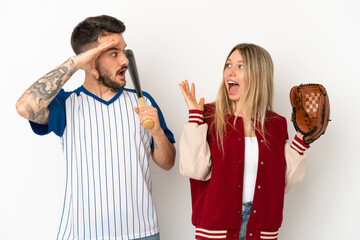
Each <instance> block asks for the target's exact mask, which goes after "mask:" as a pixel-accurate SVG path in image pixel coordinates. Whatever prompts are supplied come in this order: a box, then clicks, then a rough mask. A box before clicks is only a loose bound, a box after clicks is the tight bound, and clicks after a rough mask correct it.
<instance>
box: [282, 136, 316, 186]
mask: <svg viewBox="0 0 360 240" xmlns="http://www.w3.org/2000/svg"><path fill="white" fill-rule="evenodd" d="M309 147H310V146H308V145H306V144H305V143H304V142H303V141H302V140H301V139H300V138H298V137H295V139H294V141H293V142H292V143H291V144H289V143H286V144H285V160H286V173H285V193H288V192H289V191H290V190H291V189H292V188H293V187H294V186H295V185H297V184H299V183H300V182H301V181H302V180H303V178H304V176H305V171H306V160H307V157H306V155H305V154H304V151H305V150H306V149H308V148H309Z"/></svg>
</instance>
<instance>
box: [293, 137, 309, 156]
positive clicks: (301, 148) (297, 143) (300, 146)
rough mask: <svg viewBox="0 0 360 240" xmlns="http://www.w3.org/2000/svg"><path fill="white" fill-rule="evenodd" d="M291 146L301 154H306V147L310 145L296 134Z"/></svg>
mask: <svg viewBox="0 0 360 240" xmlns="http://www.w3.org/2000/svg"><path fill="white" fill-rule="evenodd" d="M290 147H291V148H292V149H294V150H295V151H297V152H298V153H299V154H300V155H304V152H305V150H306V149H308V148H309V147H310V146H309V145H307V144H306V143H304V141H303V140H301V139H300V138H299V137H298V136H295V138H294V140H293V141H292V143H291V145H290Z"/></svg>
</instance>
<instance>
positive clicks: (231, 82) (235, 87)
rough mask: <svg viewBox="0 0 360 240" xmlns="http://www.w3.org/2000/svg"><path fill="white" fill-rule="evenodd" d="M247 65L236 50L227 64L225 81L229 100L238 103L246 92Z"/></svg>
mask: <svg viewBox="0 0 360 240" xmlns="http://www.w3.org/2000/svg"><path fill="white" fill-rule="evenodd" d="M245 75H246V72H245V65H244V62H243V59H242V56H241V54H240V52H239V51H238V50H235V51H234V52H233V53H232V54H231V55H230V56H229V58H228V59H227V60H226V63H225V70H224V81H225V86H226V90H227V93H228V95H229V98H230V99H231V100H232V101H238V100H239V99H240V96H241V94H242V93H243V92H244V90H245Z"/></svg>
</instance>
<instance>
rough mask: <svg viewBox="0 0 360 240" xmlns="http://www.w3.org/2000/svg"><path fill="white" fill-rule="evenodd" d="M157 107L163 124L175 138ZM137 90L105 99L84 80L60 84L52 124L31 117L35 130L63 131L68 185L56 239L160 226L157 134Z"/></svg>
mask: <svg viewBox="0 0 360 240" xmlns="http://www.w3.org/2000/svg"><path fill="white" fill-rule="evenodd" d="M144 99H145V101H146V103H147V105H152V106H154V107H156V108H157V110H158V114H159V119H160V123H161V127H162V128H163V129H164V132H165V134H166V136H167V137H168V138H169V140H170V141H171V142H172V143H174V142H175V141H174V137H173V134H172V133H171V131H170V130H169V129H168V128H167V126H166V123H165V120H164V117H163V115H162V113H161V111H160V109H159V107H158V106H157V104H156V103H155V101H154V100H153V98H152V97H151V96H150V95H149V94H147V93H144ZM138 105H139V103H138V99H137V96H136V92H135V91H134V90H129V89H121V90H120V91H119V92H118V93H117V94H116V96H115V97H114V98H113V99H112V100H110V101H108V102H106V101H104V100H102V99H100V98H98V97H97V96H95V95H93V94H92V93H90V92H89V91H87V90H86V89H85V88H84V87H83V86H81V87H80V88H78V89H76V90H75V91H73V92H65V91H64V90H61V91H60V92H59V94H58V95H57V96H56V98H55V99H54V100H53V101H52V103H51V104H50V105H49V109H50V115H49V123H48V124H47V125H39V124H35V123H32V122H31V126H32V128H33V130H34V132H35V133H37V134H40V135H43V134H47V133H49V132H52V131H53V132H54V133H55V134H57V135H58V136H60V137H61V141H62V144H63V151H64V154H65V159H66V187H65V197H64V205H63V210H62V214H61V220H60V226H59V232H58V234H57V239H104V240H105V239H114V240H115V239H124V240H126V239H134V238H141V237H145V236H150V235H153V234H156V233H158V232H159V227H158V222H157V215H156V210H155V205H154V201H153V199H152V196H151V177H150V170H149V159H150V153H151V148H152V144H153V143H152V137H151V134H150V133H149V131H148V130H146V129H144V128H143V127H142V126H141V124H140V121H139V117H138V115H137V114H136V113H135V112H134V107H135V106H138Z"/></svg>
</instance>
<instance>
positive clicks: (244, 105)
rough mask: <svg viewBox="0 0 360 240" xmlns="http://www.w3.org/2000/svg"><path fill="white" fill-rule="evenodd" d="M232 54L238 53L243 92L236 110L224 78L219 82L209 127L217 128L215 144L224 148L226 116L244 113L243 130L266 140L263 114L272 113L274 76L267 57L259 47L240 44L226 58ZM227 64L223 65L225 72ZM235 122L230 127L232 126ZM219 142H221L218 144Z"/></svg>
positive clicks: (268, 55)
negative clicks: (242, 71)
mask: <svg viewBox="0 0 360 240" xmlns="http://www.w3.org/2000/svg"><path fill="white" fill-rule="evenodd" d="M234 51H239V52H240V54H241V56H242V58H243V62H244V67H245V89H244V92H243V94H242V95H241V97H240V99H239V100H238V102H237V109H233V104H232V101H231V100H230V98H229V95H228V93H227V90H226V85H225V79H224V77H223V80H222V82H221V86H220V88H219V91H218V94H217V98H216V101H215V105H216V111H215V113H214V122H213V124H212V127H215V129H216V137H217V139H218V143H220V145H221V146H223V138H224V134H226V124H228V118H227V115H229V114H234V113H235V112H240V111H243V112H245V113H246V119H244V123H247V126H244V128H245V129H251V131H258V132H260V134H261V135H262V136H263V137H264V139H265V128H264V124H265V118H266V112H267V111H272V110H273V107H272V104H273V94H274V89H273V85H274V84H273V75H274V66H273V62H272V59H271V57H270V54H269V53H268V52H267V51H266V50H265V49H264V48H262V47H260V46H257V45H255V44H248V43H242V44H238V45H236V46H235V47H234V48H233V49H232V50H231V51H230V53H229V55H228V56H227V58H226V59H228V58H229V57H230V55H231V54H232V53H233V52H234ZM225 67H226V63H225V65H224V71H225ZM235 122H236V117H235V121H234V123H233V126H234V127H235ZM219 140H220V141H219Z"/></svg>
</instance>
